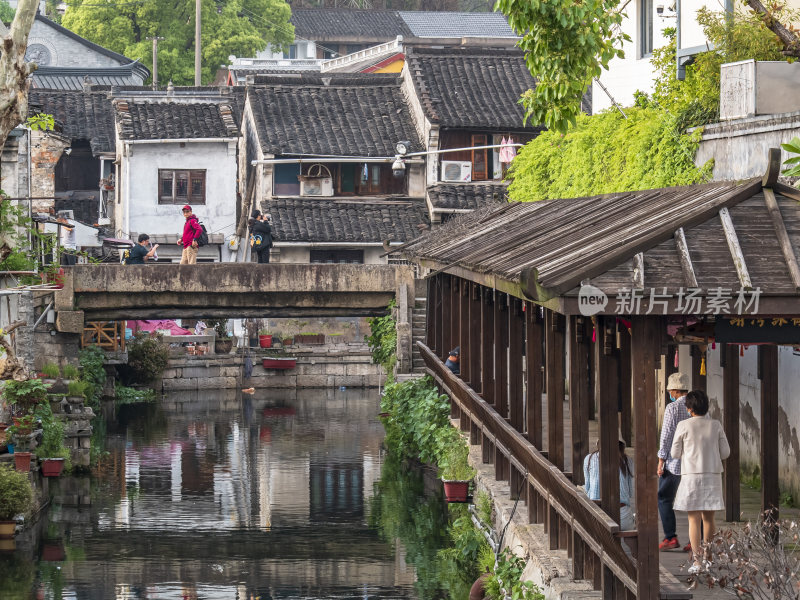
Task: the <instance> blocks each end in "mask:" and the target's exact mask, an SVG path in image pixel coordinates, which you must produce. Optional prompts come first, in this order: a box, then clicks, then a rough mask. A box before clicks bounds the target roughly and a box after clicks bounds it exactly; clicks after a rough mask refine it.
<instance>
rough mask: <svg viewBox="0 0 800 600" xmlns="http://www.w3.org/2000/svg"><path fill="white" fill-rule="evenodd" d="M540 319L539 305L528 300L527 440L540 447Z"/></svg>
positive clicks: (526, 325) (526, 314) (526, 319)
mask: <svg viewBox="0 0 800 600" xmlns="http://www.w3.org/2000/svg"><path fill="white" fill-rule="evenodd" d="M542 325H543V323H542V319H541V317H540V315H539V306H538V305H537V304H534V303H533V302H528V304H527V306H526V307H525V361H526V365H525V373H526V377H527V380H526V382H525V403H526V407H527V410H526V415H527V425H526V429H527V432H528V441H529V442H530V443H531V444H533V445H534V446H536V448H537V449H538V450H541V449H542V429H543V427H542V389H543V388H544V383H543V378H544V376H543V373H542V335H543V332H542Z"/></svg>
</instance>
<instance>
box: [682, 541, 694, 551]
mask: <svg viewBox="0 0 800 600" xmlns="http://www.w3.org/2000/svg"><path fill="white" fill-rule="evenodd" d="M683 551H684V552H691V551H692V542H689V543H688V544H686V545H685V546H684V547H683Z"/></svg>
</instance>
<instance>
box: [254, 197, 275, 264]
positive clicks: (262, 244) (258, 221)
mask: <svg viewBox="0 0 800 600" xmlns="http://www.w3.org/2000/svg"><path fill="white" fill-rule="evenodd" d="M250 216H251V223H252V225H251V226H250V247H251V248H252V250H253V252H254V253H255V254H256V255H257V256H258V262H259V263H268V262H269V249H270V248H271V247H272V227H270V224H269V221H268V220H267V218H265V217H263V216H262V215H261V211H260V210H254V211H253V213H252V215H250Z"/></svg>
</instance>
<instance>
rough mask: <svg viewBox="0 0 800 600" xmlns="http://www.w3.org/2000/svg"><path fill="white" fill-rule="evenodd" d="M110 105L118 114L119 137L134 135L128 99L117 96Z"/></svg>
mask: <svg viewBox="0 0 800 600" xmlns="http://www.w3.org/2000/svg"><path fill="white" fill-rule="evenodd" d="M112 105H113V106H114V112H115V113H116V114H117V115H118V119H117V122H118V123H119V137H120V138H123V139H124V138H132V137H133V136H134V135H135V131H134V127H133V116H132V115H131V111H130V105H129V104H128V101H127V100H124V99H119V98H118V99H116V100H113V101H112Z"/></svg>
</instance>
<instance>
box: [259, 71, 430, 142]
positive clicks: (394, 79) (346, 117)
mask: <svg viewBox="0 0 800 600" xmlns="http://www.w3.org/2000/svg"><path fill="white" fill-rule="evenodd" d="M255 81H256V84H262V85H264V84H265V87H253V88H251V89H250V91H249V96H248V97H249V102H250V105H251V106H252V110H253V116H254V119H255V124H256V130H257V132H258V137H259V142H260V144H261V149H262V150H263V152H264V153H265V154H316V155H338V156H375V157H378V156H393V155H394V154H395V150H394V145H395V143H396V142H397V141H399V140H410V141H411V146H412V151H420V150H422V145H421V143H420V141H419V135H418V134H417V131H416V129H415V127H414V122H413V120H412V118H411V112H410V110H409V108H408V105H407V104H406V101H405V98H404V96H403V93H402V91H401V89H400V78H399V77H398V76H396V75H374V74H370V75H361V74H348V75H329V74H325V75H320V74H314V75H303V76H298V77H296V78H293V79H286V78H281V77H269V76H267V77H262V78H256V80H255Z"/></svg>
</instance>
